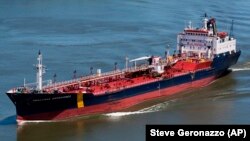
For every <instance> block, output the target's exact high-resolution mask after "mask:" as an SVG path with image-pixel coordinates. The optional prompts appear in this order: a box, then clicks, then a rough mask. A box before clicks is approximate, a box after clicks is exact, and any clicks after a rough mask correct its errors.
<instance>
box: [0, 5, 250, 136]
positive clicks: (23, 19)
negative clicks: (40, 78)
mask: <svg viewBox="0 0 250 141" xmlns="http://www.w3.org/2000/svg"><path fill="white" fill-rule="evenodd" d="M249 6H250V1H246V0H237V1H236V0H235V1H227V0H220V1H218V0H211V1H195V0H179V1H175V0H168V1H166V0H158V1H154V0H124V1H116V0H105V1H97V0H71V1H68V0H60V1H55V0H40V1H39V0H35V1H31V0H1V1H0V48H1V51H0V137H1V141H5V140H6V141H7V140H8V141H9V140H20V141H21V140H23V141H29V140H36V141H39V140H41V141H44V140H46V141H50V140H58V141H59V140H60V141H69V140H79V141H82V140H98V141H99V140H103V141H107V140H109V141H115V140H130V141H132V140H135V141H138V140H145V137H144V136H145V125H146V124H183V123H187V124H217V123H218V124H239V123H240V124H250V118H249V117H250V109H249V106H250V88H249V86H250V80H249V79H250V77H249V76H250V60H249V59H250V51H249V46H250V45H249V44H250V42H249V41H250V38H249V33H250V28H249V27H250V14H249V13H250V9H249ZM205 12H206V13H207V14H208V15H210V16H214V17H216V18H217V21H218V22H217V25H218V28H219V29H222V30H227V31H228V30H229V29H230V23H231V20H232V19H233V20H234V21H235V24H234V35H235V37H236V38H237V45H238V47H239V48H240V49H241V50H242V51H243V52H242V55H241V57H240V60H239V62H238V64H237V65H236V66H234V67H233V71H232V73H230V74H229V75H227V76H225V77H223V78H221V79H220V80H218V81H216V82H214V83H213V84H211V85H210V86H208V87H205V88H201V89H198V90H195V91H188V92H185V93H182V94H179V95H176V96H173V97H170V98H167V99H164V100H161V101H158V102H154V103H153V104H152V103H146V104H143V105H141V106H139V107H137V108H133V109H131V110H129V111H127V112H120V113H112V114H109V115H100V116H95V117H88V118H78V119H72V120H69V121H66V122H54V123H41V122H38V123H29V124H26V125H23V126H19V127H17V125H16V122H15V107H14V105H13V104H12V103H11V101H10V100H9V99H8V97H7V96H6V95H5V92H6V91H7V90H8V89H10V88H12V87H15V86H17V85H21V84H22V83H23V79H24V78H26V81H28V82H33V81H35V70H34V68H33V64H35V63H36V55H37V52H38V50H39V49H40V50H41V51H42V53H43V57H44V63H45V64H46V66H47V68H48V70H47V73H46V75H45V78H46V79H51V78H52V76H53V75H54V73H56V74H57V80H58V81H59V80H65V79H70V78H71V77H72V75H73V71H74V70H75V69H76V70H77V74H78V75H83V74H88V73H89V68H90V67H93V68H94V69H97V68H102V70H103V71H107V70H112V69H113V67H114V66H113V64H114V62H118V66H119V67H120V68H122V67H124V58H125V56H128V57H129V58H134V57H138V56H142V55H143V56H144V55H151V54H158V55H163V54H164V49H165V47H166V45H167V44H169V45H170V46H171V49H172V51H173V50H174V49H175V46H176V44H175V43H176V35H177V33H178V32H180V31H182V29H183V28H184V26H185V23H187V22H188V21H189V20H192V21H193V24H194V25H196V26H199V24H200V23H199V20H201V16H202V15H203V14H204V13H205Z"/></svg>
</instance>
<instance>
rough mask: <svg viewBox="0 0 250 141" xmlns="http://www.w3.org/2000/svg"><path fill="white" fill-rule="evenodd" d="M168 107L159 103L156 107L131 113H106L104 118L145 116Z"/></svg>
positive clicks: (166, 103) (165, 103)
mask: <svg viewBox="0 0 250 141" xmlns="http://www.w3.org/2000/svg"><path fill="white" fill-rule="evenodd" d="M167 105H168V102H164V103H160V104H157V105H153V106H151V107H147V108H144V109H141V110H138V111H132V112H114V113H108V114H104V115H105V116H109V117H121V116H128V115H136V114H145V113H151V112H157V111H160V110H161V109H164V108H166V107H167Z"/></svg>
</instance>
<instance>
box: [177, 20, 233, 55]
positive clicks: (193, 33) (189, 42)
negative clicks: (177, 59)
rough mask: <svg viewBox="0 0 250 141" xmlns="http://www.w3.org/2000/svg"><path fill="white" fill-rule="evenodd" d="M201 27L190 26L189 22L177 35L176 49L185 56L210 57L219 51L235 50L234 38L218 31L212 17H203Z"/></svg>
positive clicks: (219, 52) (230, 51)
mask: <svg viewBox="0 0 250 141" xmlns="http://www.w3.org/2000/svg"><path fill="white" fill-rule="evenodd" d="M202 24H203V25H202V27H201V28H194V27H192V24H191V22H190V23H189V25H188V26H187V27H186V28H185V29H184V31H183V32H182V33H179V34H178V36H177V50H178V51H179V53H181V54H186V56H198V57H199V58H210V59H212V58H213V57H214V55H217V54H221V53H226V52H229V53H232V52H236V39H234V38H232V37H230V36H229V35H228V33H227V32H218V31H217V28H216V21H215V19H214V18H211V19H208V18H207V17H206V16H205V17H204V19H203V23H202Z"/></svg>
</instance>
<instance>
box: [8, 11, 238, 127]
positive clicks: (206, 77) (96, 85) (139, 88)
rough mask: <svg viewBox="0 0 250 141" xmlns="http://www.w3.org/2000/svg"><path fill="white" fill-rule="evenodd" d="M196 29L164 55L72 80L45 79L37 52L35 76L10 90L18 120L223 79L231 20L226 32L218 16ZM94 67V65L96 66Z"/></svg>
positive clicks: (83, 112)
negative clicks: (32, 81) (220, 25)
mask: <svg viewBox="0 0 250 141" xmlns="http://www.w3.org/2000/svg"><path fill="white" fill-rule="evenodd" d="M201 25H202V26H201V27H199V28H195V27H193V26H192V23H191V22H190V23H189V24H188V26H187V27H185V28H184V30H183V31H182V32H180V33H179V34H178V35H177V48H176V51H174V53H173V54H170V53H169V51H168V50H166V51H164V52H165V53H163V54H165V55H164V56H143V57H139V58H135V59H131V60H130V59H129V58H127V57H126V59H125V61H124V62H125V66H126V67H125V68H124V69H118V68H116V67H115V69H114V70H112V71H110V72H105V73H102V72H101V69H97V70H96V73H91V74H90V75H88V76H82V77H77V78H73V79H72V80H68V81H62V82H53V81H52V80H49V81H43V75H44V73H45V72H44V70H45V68H44V66H43V64H42V54H41V52H40V51H39V53H38V58H37V60H38V63H37V65H36V70H37V78H36V79H37V81H36V82H35V83H33V84H24V85H22V86H19V87H15V88H12V89H10V90H8V91H7V92H6V93H7V95H8V97H9V98H10V100H11V101H12V102H13V104H14V105H15V107H16V115H17V122H18V123H20V122H22V121H37V120H45V121H51V120H65V119H68V118H72V117H76V116H88V115H95V114H103V113H110V112H116V111H119V110H122V109H126V108H128V107H131V106H133V105H136V104H139V103H142V102H145V101H148V100H153V99H158V98H162V97H166V96H169V95H173V94H176V93H178V92H181V91H184V90H187V89H192V88H197V87H203V86H206V85H208V84H210V83H211V82H213V81H214V80H216V79H218V78H220V77H221V76H223V74H225V72H227V71H228V69H229V67H230V66H232V65H234V64H236V63H237V60H238V58H239V56H240V54H241V51H240V50H238V49H237V48H236V39H235V38H234V37H233V34H232V32H233V22H232V25H231V29H230V31H229V33H228V32H221V31H220V32H219V31H217V27H216V20H215V18H212V17H210V18H208V17H207V16H206V15H205V16H204V17H203V19H202V24H201ZM92 70H93V69H92Z"/></svg>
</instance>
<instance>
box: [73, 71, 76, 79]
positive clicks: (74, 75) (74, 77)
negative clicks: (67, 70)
mask: <svg viewBox="0 0 250 141" xmlns="http://www.w3.org/2000/svg"><path fill="white" fill-rule="evenodd" d="M73 79H76V70H74V72H73Z"/></svg>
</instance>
